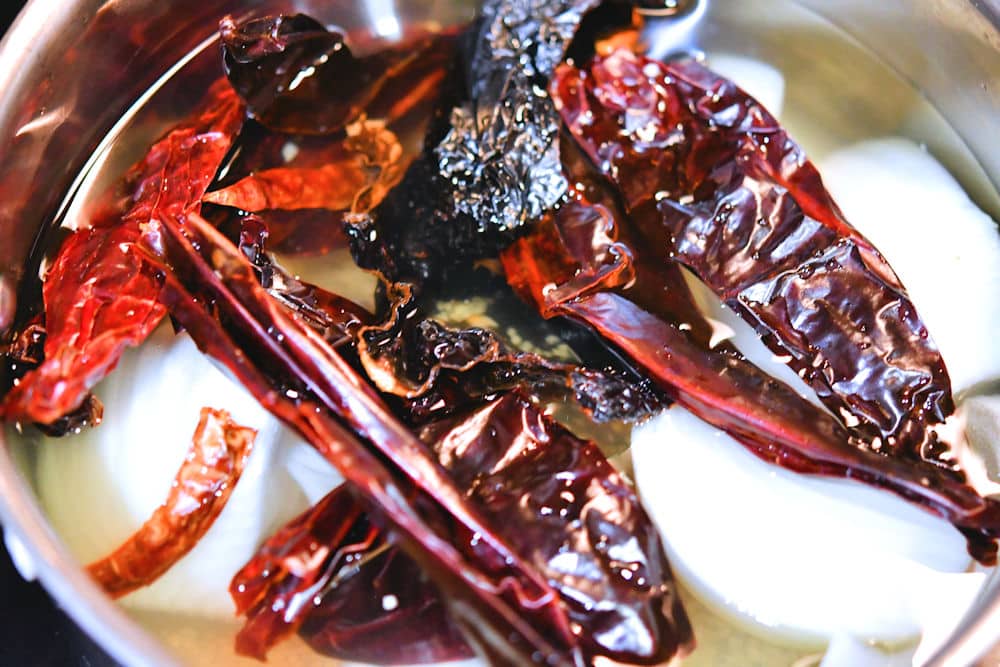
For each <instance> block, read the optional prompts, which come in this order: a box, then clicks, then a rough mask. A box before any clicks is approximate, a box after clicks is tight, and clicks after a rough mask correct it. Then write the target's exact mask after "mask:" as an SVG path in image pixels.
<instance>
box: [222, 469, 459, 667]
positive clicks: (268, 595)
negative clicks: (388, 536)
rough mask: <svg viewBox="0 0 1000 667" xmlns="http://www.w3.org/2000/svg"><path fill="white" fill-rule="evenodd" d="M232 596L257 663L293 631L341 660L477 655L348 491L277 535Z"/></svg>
mask: <svg viewBox="0 0 1000 667" xmlns="http://www.w3.org/2000/svg"><path fill="white" fill-rule="evenodd" d="M230 592H231V593H232V596H233V600H234V601H235V602H236V613H237V614H239V615H241V616H246V618H247V620H246V623H245V624H244V626H243V628H242V630H241V631H240V633H239V635H238V636H237V638H236V650H237V651H238V652H239V653H241V654H243V655H249V656H251V657H254V658H257V659H259V660H263V659H264V658H265V656H266V654H267V651H268V650H269V649H270V648H271V647H273V646H274V645H276V644H277V643H278V642H280V641H282V640H283V639H284V638H286V637H288V636H289V635H291V634H292V633H294V632H295V631H296V630H299V631H300V634H302V636H303V637H305V638H306V639H307V641H308V642H309V643H310V645H311V646H312V647H313V648H315V649H316V650H317V651H319V652H321V653H324V654H326V655H331V656H333V657H336V658H339V659H341V660H350V661H358V662H371V663H376V664H399V663H407V664H415V663H421V662H443V661H448V660H457V659H460V658H467V657H470V656H471V655H472V650H471V649H470V648H469V647H468V645H467V644H466V643H465V641H464V640H463V639H462V633H461V632H460V631H459V629H458V628H457V627H456V626H455V624H454V622H453V621H452V620H451V618H450V617H449V616H448V615H447V613H446V611H445V607H444V604H443V603H442V602H441V599H440V596H439V594H438V592H437V589H435V588H434V586H433V585H432V584H431V583H430V582H429V581H428V580H427V579H426V577H425V576H424V575H423V573H422V572H421V571H420V568H419V567H418V566H417V565H416V563H414V562H413V561H412V560H410V559H409V558H407V557H406V556H405V555H404V554H403V553H401V552H400V551H399V549H397V548H394V547H392V546H390V545H389V544H388V543H387V542H386V540H385V536H384V534H383V533H381V532H380V531H379V530H378V529H377V528H375V526H374V525H373V524H372V523H371V521H369V519H368V516H367V514H366V513H365V511H364V506H363V505H362V504H361V503H359V502H358V500H357V499H356V498H355V497H354V495H353V494H352V493H351V491H350V490H349V489H348V487H347V486H340V487H338V488H337V489H335V490H334V491H333V492H332V493H330V494H329V495H328V496H326V497H325V498H324V499H323V500H321V501H320V502H319V503H317V504H316V506H315V507H313V508H311V509H309V510H308V511H306V512H305V513H303V514H302V515H301V516H299V517H298V518H296V519H295V520H293V521H292V522H290V523H289V524H288V525H287V526H285V527H284V528H282V529H281V530H279V531H278V532H277V533H275V534H274V535H273V536H272V537H270V538H269V539H268V540H267V542H265V543H264V545H263V546H262V547H261V548H260V550H259V551H258V552H257V554H256V555H255V556H254V557H253V558H252V559H251V560H250V562H249V563H247V564H246V565H245V566H244V567H243V568H242V569H241V570H240V572H239V573H237V575H236V576H235V577H234V578H233V581H232V584H231V585H230ZM389 636H391V637H392V641H385V638H386V637H389Z"/></svg>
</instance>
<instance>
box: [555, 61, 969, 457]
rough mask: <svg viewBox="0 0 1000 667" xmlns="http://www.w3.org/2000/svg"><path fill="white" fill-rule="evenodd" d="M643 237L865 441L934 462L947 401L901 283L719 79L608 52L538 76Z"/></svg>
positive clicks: (793, 149) (804, 163) (755, 112)
mask: <svg viewBox="0 0 1000 667" xmlns="http://www.w3.org/2000/svg"><path fill="white" fill-rule="evenodd" d="M552 94H553V96H554V97H555V98H556V100H557V103H558V106H559V108H560V111H561V113H562V116H563V119H564V121H565V122H566V124H567V126H568V127H569V128H570V130H571V132H572V133H573V136H574V137H575V138H576V139H577V141H578V142H580V145H581V146H582V147H583V148H584V149H585V150H586V151H587V153H588V154H589V155H590V157H591V159H592V160H593V161H594V163H595V164H596V165H598V166H599V167H600V168H601V170H602V171H604V173H605V174H606V175H607V176H608V177H609V178H610V179H611V180H612V181H613V182H614V183H615V184H616V185H617V187H618V188H619V190H620V191H621V194H622V196H623V199H624V202H625V205H626V207H627V209H628V212H629V214H630V215H631V217H632V220H633V222H634V225H635V227H636V228H637V230H638V232H639V234H640V236H641V237H642V238H643V239H644V242H645V243H646V244H648V245H649V246H652V247H657V248H660V249H661V259H662V261H664V262H666V261H671V260H673V261H678V262H681V263H683V264H684V265H686V266H688V267H689V268H690V269H692V270H693V271H694V272H695V273H696V274H697V275H698V276H699V277H700V278H701V279H702V280H703V281H704V282H705V283H707V284H708V285H709V286H710V287H711V288H712V289H713V290H714V291H715V292H716V293H717V294H718V295H719V296H720V297H721V298H722V299H723V300H724V301H725V302H726V303H727V305H729V306H730V307H731V308H733V310H735V311H736V312H738V313H739V314H740V315H741V316H742V317H743V318H744V319H746V320H747V321H748V322H750V323H751V324H752V325H753V326H755V327H756V328H757V329H758V330H759V331H760V332H761V333H762V334H766V335H764V341H765V342H766V343H767V344H768V345H769V346H770V347H771V348H772V349H773V350H774V351H775V352H776V353H778V354H781V355H785V356H787V357H788V358H790V359H791V361H789V362H788V363H789V365H790V366H791V367H792V368H794V369H795V370H796V371H797V372H799V374H800V375H802V376H803V378H804V379H805V380H806V381H807V382H809V383H810V384H811V385H812V387H813V388H814V389H815V390H816V392H817V394H818V395H819V397H820V398H821V400H822V401H823V402H824V403H825V404H826V405H827V406H828V407H829V408H830V409H831V410H832V411H833V412H834V413H835V414H842V413H843V414H847V415H853V416H855V417H857V418H860V419H861V420H862V422H863V423H862V425H861V426H860V427H859V428H858V429H856V430H861V431H865V432H866V436H867V437H866V440H868V441H869V442H873V443H874V444H873V447H874V448H875V449H879V448H885V449H887V450H890V451H892V452H894V453H896V454H899V455H902V456H909V457H913V458H924V459H926V460H931V461H935V462H938V463H940V459H939V456H940V454H941V453H942V449H943V448H942V447H941V446H940V444H939V443H937V442H936V438H935V436H934V435H933V434H929V433H928V427H929V426H933V425H934V424H938V423H941V422H942V421H944V419H945V418H946V417H947V416H948V415H949V414H951V412H953V410H954V403H953V400H952V397H951V387H950V381H949V379H948V375H947V371H946V369H945V365H944V362H943V361H942V359H941V356H940V354H939V353H938V350H937V347H936V346H935V345H934V343H933V341H932V340H931V338H930V336H929V335H928V332H927V329H926V327H925V326H924V324H923V322H922V321H921V320H920V318H919V316H918V315H917V313H916V309H915V308H914V307H913V304H912V303H911V302H910V300H909V297H908V296H907V294H906V291H905V289H904V288H903V286H902V285H901V284H900V282H899V280H898V278H897V277H896V275H895V274H894V273H893V271H892V269H891V268H890V267H889V265H888V263H887V262H886V261H885V259H884V258H883V257H882V255H881V254H879V252H878V251H877V250H876V249H875V248H874V247H873V246H872V244H871V243H870V242H869V241H868V240H867V239H865V238H864V237H862V236H861V235H860V234H859V233H858V232H857V230H855V229H854V228H853V227H851V226H850V225H849V224H848V222H847V221H846V220H845V219H844V217H843V215H842V214H841V212H840V210H839V208H838V207H837V205H836V204H835V203H834V201H833V200H832V198H831V197H830V195H829V193H828V192H827V191H826V189H825V188H824V186H823V183H822V180H821V178H820V175H819V173H818V172H817V171H816V168H815V167H814V166H813V165H812V163H811V162H809V161H808V160H807V159H806V156H805V154H804V153H803V151H802V149H801V148H800V147H799V146H798V145H797V144H795V143H794V141H792V139H791V138H790V137H789V136H788V135H787V133H786V132H785V131H784V130H783V129H782V128H781V126H780V125H779V124H778V122H777V121H776V120H775V119H774V117H773V116H771V115H770V114H769V113H768V112H767V111H766V110H765V109H764V108H762V107H761V106H760V104H758V103H757V102H756V101H755V100H754V99H753V98H751V97H750V96H749V95H747V94H746V93H744V92H743V91H741V90H740V89H739V88H737V87H736V86H735V85H734V84H733V83H732V82H730V81H727V80H725V79H723V78H721V77H719V76H718V75H716V74H714V73H712V72H710V71H709V70H707V69H706V68H704V67H702V66H701V65H699V64H697V63H693V62H678V63H669V64H664V63H660V62H657V61H654V60H650V59H647V58H643V57H640V56H637V55H635V54H633V53H631V52H629V51H627V50H619V51H617V52H615V53H613V54H612V55H610V56H607V57H598V58H596V59H595V60H594V62H593V64H592V65H591V66H590V68H589V69H588V70H586V71H584V70H578V69H576V68H574V67H570V66H564V67H563V68H561V69H560V71H559V72H558V74H557V76H556V79H555V81H554V82H553V86H552Z"/></svg>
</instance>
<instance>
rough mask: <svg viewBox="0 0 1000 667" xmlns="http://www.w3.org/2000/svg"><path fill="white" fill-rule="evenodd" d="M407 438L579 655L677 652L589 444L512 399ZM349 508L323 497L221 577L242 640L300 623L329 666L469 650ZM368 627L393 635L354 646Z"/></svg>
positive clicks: (625, 501) (656, 546)
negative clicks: (537, 585)
mask: <svg viewBox="0 0 1000 667" xmlns="http://www.w3.org/2000/svg"><path fill="white" fill-rule="evenodd" d="M420 437H421V439H422V440H423V441H424V442H425V443H427V444H428V445H431V446H433V448H434V452H435V454H436V455H437V458H438V460H439V462H440V463H441V465H443V466H444V467H445V468H446V469H447V470H448V471H449V473H450V474H451V475H452V476H453V479H454V480H455V481H456V482H457V483H458V484H459V485H460V486H461V487H463V488H466V489H468V490H467V491H466V495H467V496H468V498H469V500H470V501H471V502H473V503H474V504H476V505H477V506H478V507H481V508H482V509H483V511H484V512H485V513H486V514H487V516H491V517H493V518H494V519H495V520H496V526H497V530H498V531H499V533H500V534H501V535H503V536H504V537H506V538H507V539H509V540H511V543H512V544H514V545H516V548H517V551H518V553H519V554H520V555H521V556H522V557H524V558H526V559H528V560H529V561H530V562H533V563H534V564H535V565H536V567H538V568H539V570H540V571H541V572H542V573H544V575H545V576H546V578H547V579H548V580H549V581H550V582H553V584H554V585H555V587H556V590H557V591H558V592H559V594H560V597H561V604H562V605H564V606H565V608H566V609H567V610H568V614H569V617H570V618H571V620H572V621H573V622H574V623H575V624H576V625H575V627H577V630H576V632H577V634H578V635H579V636H580V638H581V642H582V643H583V645H584V647H585V651H586V653H587V656H588V659H592V658H593V657H595V656H598V655H600V656H605V657H607V658H610V659H612V660H615V661H616V662H619V663H630V664H658V663H660V662H662V661H663V660H665V659H668V658H670V657H671V656H674V655H677V654H683V653H685V652H687V651H688V650H690V648H691V647H692V646H693V640H692V636H691V628H690V625H689V623H688V621H687V617H686V615H685V614H684V611H683V609H682V608H681V606H680V601H679V599H678V597H677V593H676V590H675V589H674V585H673V581H672V577H671V574H670V569H669V567H668V566H667V563H666V560H665V558H664V555H663V549H662V546H661V545H660V542H659V538H658V536H657V534H656V530H655V528H654V527H653V525H652V523H651V522H650V520H649V518H648V517H647V516H646V514H645V512H644V511H643V510H642V508H641V506H640V505H639V501H638V499H637V498H636V497H635V494H634V493H633V492H632V490H631V489H630V488H629V487H628V485H627V484H626V483H625V482H624V480H622V478H621V477H620V476H619V475H618V474H617V473H616V472H615V471H614V469H613V468H612V467H611V465H610V464H609V463H608V462H607V461H606V460H605V458H604V456H603V455H602V454H601V453H600V451H599V450H598V449H597V448H596V447H595V446H594V445H593V444H591V443H587V442H584V441H582V440H580V439H578V438H576V437H575V436H573V435H572V434H571V433H569V432H568V431H566V430H565V429H563V428H562V427H560V426H559V425H558V424H556V423H555V422H554V421H552V420H551V419H549V418H548V417H546V416H545V415H543V414H542V413H541V412H540V411H539V410H538V409H536V408H535V407H533V405H532V404H531V402H530V401H529V400H527V399H526V398H524V397H523V396H521V395H518V394H517V393H511V394H508V395H506V396H505V397H503V398H500V399H497V400H494V401H490V402H487V403H485V404H483V405H480V406H478V407H476V408H475V409H473V410H471V411H469V412H467V413H465V414H463V415H460V416H458V417H455V418H451V419H446V420H441V421H437V422H434V423H432V424H429V425H427V426H425V427H423V428H422V429H421V430H420ZM352 502H353V501H352V496H351V494H350V492H349V491H348V490H347V489H346V488H345V487H341V488H340V489H338V490H336V491H334V492H333V493H332V494H330V495H329V496H327V498H325V499H324V500H323V501H321V502H320V504H319V505H317V507H316V508H314V509H313V510H310V512H308V513H307V514H305V515H303V517H301V518H299V519H297V520H296V521H294V522H293V523H292V524H290V525H289V526H288V527H287V528H285V529H283V530H282V531H280V532H279V533H278V534H276V535H275V536H274V537H273V538H271V539H270V540H268V542H267V544H266V545H265V546H264V547H263V548H262V549H261V551H260V552H259V553H258V555H257V556H256V557H255V558H254V559H253V560H252V561H251V563H250V564H248V565H247V567H246V568H244V570H243V572H241V574H240V575H238V576H237V578H236V579H234V581H233V586H234V589H233V590H234V598H235V599H237V601H238V607H239V608H240V611H241V612H244V611H245V610H250V613H249V616H248V622H247V626H246V627H245V628H244V631H243V633H241V637H243V636H244V635H247V637H248V638H249V639H252V640H254V641H258V642H263V643H262V644H255V646H256V647H260V646H270V645H272V644H273V642H274V641H275V640H276V639H278V638H279V637H280V635H281V634H283V633H285V632H287V631H288V629H289V628H290V627H299V628H300V630H299V631H300V634H302V635H303V636H305V637H306V638H307V640H308V641H309V643H310V644H311V645H312V646H313V647H315V648H317V649H318V650H320V651H321V652H324V653H328V654H330V655H334V656H336V657H339V658H342V659H350V660H366V661H369V662H378V663H383V664H384V663H386V662H389V663H395V662H400V661H401V660H402V661H405V662H408V663H413V662H422V661H424V660H428V661H429V660H442V659H452V658H458V657H463V655H464V653H465V651H467V650H468V649H465V648H464V645H463V644H462V643H461V642H460V641H456V640H457V638H458V635H457V634H456V628H455V626H454V624H453V622H452V621H451V620H450V619H449V617H448V616H447V615H446V614H444V613H443V612H444V606H443V605H441V604H440V601H439V598H438V593H437V591H436V590H435V589H434V588H433V586H430V585H429V583H428V582H427V581H426V580H425V579H424V578H423V577H422V576H421V575H420V571H419V569H417V568H415V566H414V564H413V563H412V561H409V559H408V558H407V557H406V556H405V555H404V554H400V553H399V552H398V550H396V549H391V548H388V549H387V548H386V547H387V545H386V543H385V541H384V540H383V539H381V538H380V537H379V536H378V535H377V533H375V532H373V530H372V528H371V524H370V523H369V522H368V521H367V520H365V519H363V518H361V516H360V512H361V508H360V507H359V506H358V505H357V504H356V503H354V504H352ZM625 572H628V574H625ZM387 596H388V597H387ZM423 614H427V616H424V615H423ZM431 620H433V621H434V623H433V624H431V623H429V621H431ZM377 632H381V633H382V636H383V637H384V636H387V635H389V634H391V636H393V637H394V638H395V641H393V642H391V643H390V644H391V645H389V646H386V642H384V641H382V642H377V641H376V642H369V641H362V640H367V639H368V638H370V637H371V636H372V635H373V634H374V633H377ZM463 649H464V650H463Z"/></svg>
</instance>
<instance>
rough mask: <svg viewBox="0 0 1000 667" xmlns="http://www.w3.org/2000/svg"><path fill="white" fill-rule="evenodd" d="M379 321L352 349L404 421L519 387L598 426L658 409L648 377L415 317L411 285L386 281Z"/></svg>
mask: <svg viewBox="0 0 1000 667" xmlns="http://www.w3.org/2000/svg"><path fill="white" fill-rule="evenodd" d="M386 294H387V297H388V298H389V300H390V311H389V315H388V317H387V318H386V319H385V321H384V322H382V323H379V324H376V325H371V326H367V327H362V328H361V329H359V330H358V334H357V352H358V356H359V358H360V361H361V365H362V367H363V368H364V369H365V372H366V373H367V375H368V377H369V378H370V379H371V381H372V382H373V383H374V384H375V386H376V387H378V388H379V390H381V391H382V392H384V393H386V394H390V395H393V396H398V397H400V398H402V399H404V409H405V411H406V412H408V413H409V417H410V420H411V423H423V422H426V421H428V420H431V419H434V420H440V419H442V418H443V417H445V416H447V415H451V414H455V413H460V412H463V411H466V410H468V409H470V408H472V407H474V406H477V405H479V404H481V403H482V402H483V401H485V400H487V399H490V398H492V397H495V396H498V395H500V394H503V393H505V392H507V391H510V390H511V389H515V388H518V387H520V388H521V389H523V390H525V391H529V392H530V393H531V395H532V396H533V397H534V398H535V400H538V401H565V400H575V401H576V402H577V403H578V404H579V405H580V406H581V407H582V408H584V410H585V411H586V412H587V413H588V414H589V416H590V417H591V419H592V420H593V421H595V422H598V423H604V422H608V421H626V422H637V421H640V420H642V419H645V418H646V417H649V416H651V415H653V414H655V413H656V412H658V411H659V410H661V409H662V408H663V407H664V401H663V397H662V396H661V395H660V394H659V393H658V392H656V391H654V390H653V389H652V387H651V386H650V385H649V383H648V382H642V381H639V382H636V381H632V380H631V379H630V378H628V377H626V376H625V375H624V374H623V373H620V372H615V371H614V370H596V369H592V368H587V367H584V366H579V365H576V364H570V363H556V362H552V361H548V360H546V359H544V358H543V357H540V356H538V355H536V354H531V353H525V352H511V351H510V350H508V349H506V347H505V346H504V344H503V343H502V342H501V341H500V339H499V337H498V336H497V335H496V334H495V333H493V332H492V331H489V330H486V329H481V328H478V327H472V328H466V329H456V328H452V327H448V326H445V325H443V324H441V323H440V322H437V321H435V320H433V319H429V318H426V317H422V316H421V313H420V311H419V309H418V307H417V302H416V298H415V294H414V290H413V288H412V286H410V285H408V284H405V283H395V284H390V285H389V286H388V287H387V289H386Z"/></svg>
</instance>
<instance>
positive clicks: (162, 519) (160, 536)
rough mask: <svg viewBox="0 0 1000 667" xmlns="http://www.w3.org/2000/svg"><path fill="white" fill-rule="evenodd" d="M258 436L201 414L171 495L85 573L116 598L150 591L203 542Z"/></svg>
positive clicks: (215, 413)
mask: <svg viewBox="0 0 1000 667" xmlns="http://www.w3.org/2000/svg"><path fill="white" fill-rule="evenodd" d="M256 437H257V432H256V431H254V430H253V429H251V428H246V427H243V426H239V425H238V424H236V423H234V422H233V421H232V420H231V419H230V418H229V414H228V413H226V412H225V411H222V410H212V409H211V408H203V409H202V411H201V420H200V421H199V422H198V428H197V429H196V430H195V433H194V437H193V439H192V444H191V449H190V451H189V452H188V455H187V457H186V458H185V459H184V463H183V465H181V468H180V470H179V471H178V472H177V476H176V477H175V478H174V483H173V485H172V486H171V487H170V493H169V495H168V496H167V499H166V500H165V501H164V503H163V505H161V506H160V507H159V508H157V510H156V511H155V512H153V515H152V516H151V517H150V518H149V520H147V521H146V523H144V524H143V525H142V527H141V528H140V529H139V530H137V531H136V532H135V534H133V535H132V536H131V537H129V538H128V539H127V540H126V541H125V542H124V543H123V544H122V545H121V546H120V547H118V548H117V549H116V550H115V551H114V552H113V553H112V554H111V555H109V556H107V557H105V558H102V559H101V560H99V561H96V562H94V563H91V564H90V565H88V566H87V571H88V572H89V573H90V576H91V577H93V578H94V579H95V580H96V581H97V583H99V584H100V585H101V586H102V587H103V588H104V590H105V591H107V593H108V594H109V595H111V596H113V597H116V598H117V597H121V596H123V595H128V594H129V593H131V592H132V591H134V590H136V589H138V588H142V587H143V586H148V585H149V584H151V583H153V582H154V581H156V580H157V579H158V578H159V577H160V576H161V575H162V574H163V573H165V572H166V571H167V570H169V569H170V568H171V567H173V565H174V564H175V563H176V562H177V561H179V560H180V559H181V558H182V557H184V556H185V555H186V554H187V553H188V552H189V551H191V549H193V548H194V547H195V545H197V544H198V541H199V540H201V538H202V537H204V536H205V533H207V532H208V530H209V528H211V527H212V524H213V523H215V520H216V518H218V516H219V513H220V512H222V509H223V508H224V507H225V506H226V503H227V502H228V501H229V496H230V495H232V492H233V489H234V488H235V487H236V483H237V482H238V481H239V479H240V476H241V475H242V474H243V468H244V467H245V466H246V462H247V459H248V457H249V456H250V450H251V448H252V447H253V442H254V439H255V438H256Z"/></svg>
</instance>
